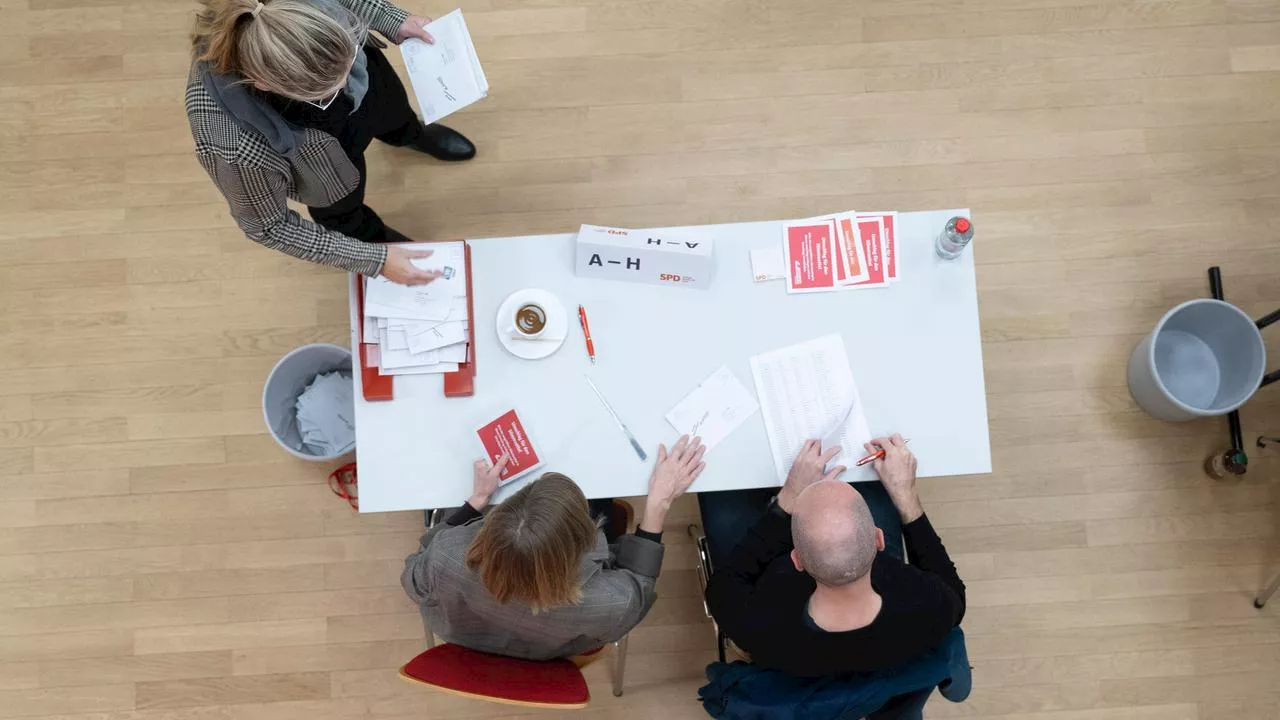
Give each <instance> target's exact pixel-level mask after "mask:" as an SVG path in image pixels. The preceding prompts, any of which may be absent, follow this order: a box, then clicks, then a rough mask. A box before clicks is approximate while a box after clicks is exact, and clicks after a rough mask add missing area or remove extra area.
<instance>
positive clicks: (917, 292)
mask: <svg viewBox="0 0 1280 720" xmlns="http://www.w3.org/2000/svg"><path fill="white" fill-rule="evenodd" d="M954 215H965V216H967V215H968V211H967V210H938V211H934V212H916V213H903V214H901V215H899V216H898V222H899V225H898V247H899V255H900V265H901V278H902V279H901V280H900V281H899V282H897V283H896V284H894V285H893V286H891V287H889V288H884V289H867V290H855V291H846V292H832V293H813V294H806V295H788V294H787V292H786V289H785V287H784V284H783V281H780V280H779V281H772V282H764V283H756V282H753V281H752V277H751V266H750V259H749V257H748V251H749V250H750V249H752V248H762V247H767V246H774V245H777V244H779V243H780V242H781V240H780V237H781V229H780V228H781V222H759V223H743V224H736V225H714V226H706V227H704V228H702V229H703V230H705V231H709V232H711V233H713V236H714V237H715V242H716V249H715V252H716V271H715V276H714V279H713V281H712V286H711V288H710V289H709V290H691V289H686V288H679V287H659V286H650V285H644V284H639V283H628V282H614V281H604V280H589V279H583V278H578V277H576V276H575V275H574V273H573V244H574V243H573V241H574V235H573V234H564V235H536V236H526V237H511V238H487V239H483V240H472V241H470V243H471V252H472V272H473V284H474V287H473V293H474V296H475V297H474V301H475V313H476V318H475V329H476V337H475V343H476V362H477V374H476V379H475V390H476V392H475V395H474V396H473V397H469V398H446V397H444V394H443V392H442V388H441V384H442V381H441V378H440V377H439V376H432V375H418V376H399V377H397V378H396V379H395V399H394V400H390V401H383V402H365V401H364V399H363V395H362V393H361V392H360V388H359V383H360V377H359V373H356V384H357V387H356V442H357V458H358V462H359V466H360V510H361V511H362V512H378V511H387V510H409V509H424V508H437V507H451V506H456V505H459V504H461V503H462V502H463V501H464V500H465V499H466V498H467V496H468V495H469V494H470V491H471V464H472V462H473V461H474V460H475V459H476V458H477V457H480V456H482V454H483V453H482V452H481V450H480V446H479V441H478V440H477V438H476V435H475V429H476V428H477V427H479V426H480V425H481V424H483V423H485V422H487V421H489V420H491V419H493V418H494V417H496V416H497V415H498V413H500V412H501V411H503V410H506V409H509V408H511V407H515V408H517V409H518V410H519V412H520V415H521V417H522V418H523V419H524V422H525V426H526V428H528V430H529V432H530V434H531V435H532V436H533V439H534V441H535V444H536V446H537V447H538V448H539V449H540V450H541V452H542V453H543V454H544V456H545V457H546V458H547V465H546V467H545V468H544V469H554V470H557V471H559V472H563V473H565V474H567V475H568V476H569V477H572V478H573V479H574V480H576V481H577V482H578V484H579V485H580V486H581V487H582V489H583V491H584V492H585V493H586V495H587V497H593V498H595V497H625V496H634V495H643V494H645V492H646V490H647V483H648V477H649V471H650V468H651V466H652V462H653V458H654V456H655V455H656V449H657V447H658V443H659V442H665V443H668V446H669V445H670V443H671V442H672V441H673V440H675V439H676V434H675V431H674V430H673V429H672V428H671V426H670V425H668V424H667V422H666V420H665V419H664V416H665V414H666V413H667V411H668V410H670V409H671V407H672V406H673V405H675V404H676V402H678V401H679V400H680V399H681V398H683V397H684V396H685V395H686V394H688V393H689V391H690V390H692V389H693V388H694V387H695V386H696V385H697V384H698V383H699V382H701V381H702V380H703V379H704V378H706V377H707V376H708V375H709V374H711V372H712V371H714V370H715V369H716V368H718V367H719V366H720V365H722V364H727V365H728V366H729V368H730V369H732V370H733V372H734V373H735V374H736V375H737V376H738V379H739V380H740V381H741V382H742V383H743V385H745V386H746V387H747V388H748V389H750V390H751V392H752V393H753V394H754V393H755V386H754V383H753V382H752V379H751V370H750V366H749V364H748V359H749V358H750V357H751V356H752V355H754V354H757V353H760V352H763V351H766V350H771V349H774V348H778V347H782V346H784V345H790V344H793V343H797V342H801V341H804V340H809V339H812V338H815V337H818V336H820V335H824V334H827V333H830V332H835V331H838V332H840V333H841V334H842V335H843V336H844V341H845V346H846V348H847V350H848V354H849V362H850V364H851V365H852V369H853V375H854V379H855V380H856V381H857V384H858V390H859V393H860V394H861V398H862V401H863V404H864V406H865V408H866V417H867V421H868V423H869V425H870V427H871V431H872V433H873V434H882V433H892V432H901V433H902V434H903V435H904V436H906V437H908V438H910V439H911V450H912V451H913V452H914V453H915V454H916V455H917V457H918V458H919V462H920V469H919V471H920V474H921V476H933V475H964V474H972V473H985V472H990V471H991V448H990V442H989V438H988V433H987V403H986V395H985V391H984V387H983V377H982V346H981V335H980V332H979V328H978V299H977V287H976V282H975V277H974V268H973V252H972V248H971V249H970V250H969V251H967V252H965V253H964V254H963V255H962V256H961V258H960V259H957V260H953V261H944V260H941V259H939V258H938V257H937V255H936V254H935V253H934V249H933V242H934V237H935V236H936V235H937V233H938V232H939V231H940V230H941V228H942V226H943V224H944V223H945V222H946V220H947V219H948V218H950V217H952V216H954ZM975 244H976V245H978V246H979V247H980V246H981V241H980V240H979V241H978V242H977V243H975ZM531 286H534V287H541V288H545V289H548V290H551V291H552V292H554V293H555V294H556V295H557V296H558V297H559V298H560V300H561V301H562V302H563V303H564V305H565V307H566V309H568V310H569V311H570V312H573V311H574V310H575V309H576V307H577V305H578V304H579V303H582V304H583V305H585V306H586V308H587V314H588V316H589V318H590V321H591V331H592V336H593V337H594V339H595V345H596V351H597V357H598V363H599V364H598V365H596V366H595V367H592V366H591V365H590V364H589V362H588V360H587V355H586V351H585V349H584V346H583V340H582V335H581V332H580V331H579V330H578V328H577V321H576V318H572V321H573V322H572V324H571V331H570V334H569V337H568V339H566V341H565V344H564V346H563V347H562V348H561V349H560V350H559V351H558V352H556V353H555V354H554V355H552V356H551V357H549V358H546V359H544V360H538V361H525V360H519V359H517V358H515V357H513V356H511V355H510V354H508V353H507V352H506V351H505V350H504V349H503V348H502V347H501V345H500V344H499V342H498V338H497V334H496V329H495V313H496V312H497V308H498V305H499V304H500V303H501V302H502V300H503V299H504V298H506V297H507V295H509V294H510V293H512V292H514V291H516V290H519V289H521V288H526V287H531ZM354 293H355V282H354V278H353V279H352V283H351V300H352V303H351V320H352V323H351V328H352V330H351V342H352V347H353V348H355V347H356V343H357V342H358V340H359V323H358V318H357V317H356V309H355V302H354V300H355V295H354ZM357 356H358V355H357ZM588 372H589V373H591V376H592V378H593V379H594V380H595V382H596V384H597V385H599V386H600V389H601V390H602V391H603V392H604V394H605V395H606V397H608V398H609V400H610V402H611V403H612V404H613V406H614V408H616V409H617V411H618V413H619V414H620V415H621V416H622V418H623V420H624V421H626V423H627V424H628V425H629V426H630V428H631V430H632V431H633V432H634V433H635V435H636V437H637V438H638V439H639V440H640V442H641V444H642V445H643V446H644V447H645V449H646V451H647V452H649V457H650V459H649V461H648V462H641V461H640V460H639V458H638V457H637V456H636V453H635V452H634V451H633V450H632V449H631V447H630V445H628V443H627V440H626V438H625V437H624V436H623V434H622V432H621V431H620V430H619V429H618V427H617V426H616V425H615V424H614V422H613V421H612V420H611V419H610V417H609V415H608V414H607V412H606V411H605V409H604V407H603V406H602V405H601V404H600V402H599V401H598V400H597V399H596V397H595V396H594V395H593V394H592V393H591V389H590V388H589V387H588V385H587V383H586V380H585V379H584V377H583V375H584V374H585V373H588ZM706 461H707V469H706V471H705V472H704V473H703V475H702V477H700V478H699V479H698V482H697V483H696V484H695V485H694V486H693V488H692V491H694V492H698V491H709V490H727V489H732V488H753V487H763V486H770V485H777V484H778V479H777V478H776V477H775V474H774V471H773V463H772V461H771V455H770V451H769V443H768V440H767V438H766V436H765V430H764V423H763V421H762V420H761V418H760V414H759V413H757V414H756V415H755V416H753V417H752V418H751V419H749V420H748V421H747V422H746V423H745V424H743V425H742V426H741V427H739V428H738V429H737V430H736V431H735V432H734V433H733V434H732V435H731V436H729V437H728V438H727V439H726V440H724V441H723V442H722V443H721V444H720V445H718V446H717V447H716V448H715V449H714V450H713V451H712V452H710V453H708V455H707V458H706ZM535 475H536V473H535ZM846 477H847V478H848V479H850V480H857V479H870V478H872V477H873V475H872V474H871V471H870V469H869V468H863V469H862V470H861V471H858V472H857V473H850V474H849V475H847V476H846ZM523 482H524V481H523V480H522V481H518V482H515V483H512V484H511V485H512V486H516V487H519V486H521V485H522V484H523ZM513 489H514V488H507V489H504V491H503V492H501V493H500V494H499V497H498V499H499V500H500V499H501V497H502V496H503V495H504V494H508V493H510V492H512V491H513Z"/></svg>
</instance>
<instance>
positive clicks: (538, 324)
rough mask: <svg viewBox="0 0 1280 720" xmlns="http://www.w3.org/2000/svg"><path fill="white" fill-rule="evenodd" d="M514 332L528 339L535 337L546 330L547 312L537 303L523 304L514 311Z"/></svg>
mask: <svg viewBox="0 0 1280 720" xmlns="http://www.w3.org/2000/svg"><path fill="white" fill-rule="evenodd" d="M515 325H516V331H517V332H519V333H520V334H521V335H526V336H528V337H537V336H538V335H541V334H542V331H543V330H545V329H547V311H546V310H543V309H542V306H541V305H538V304H537V303H525V304H524V305H521V306H520V307H519V308H518V309H517V310H516V322H515Z"/></svg>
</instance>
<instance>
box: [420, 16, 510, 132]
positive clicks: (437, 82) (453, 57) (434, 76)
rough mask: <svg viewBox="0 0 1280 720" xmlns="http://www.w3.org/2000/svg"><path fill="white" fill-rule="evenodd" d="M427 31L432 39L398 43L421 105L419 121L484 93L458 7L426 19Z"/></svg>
mask: <svg viewBox="0 0 1280 720" xmlns="http://www.w3.org/2000/svg"><path fill="white" fill-rule="evenodd" d="M427 32H429V33H431V37H432V38H434V39H435V42H434V43H432V44H427V43H426V42H424V41H422V40H418V39H417V38H410V39H408V40H405V41H404V42H403V43H401V44H400V54H401V55H403V56H404V66H405V69H406V70H408V71H409V82H410V83H412V85H413V94H414V95H415V96H417V98H418V106H419V107H420V108H421V109H422V122H424V123H427V124H430V123H433V122H436V121H438V120H440V119H441V118H443V117H445V116H447V115H450V114H452V113H455V112H457V111H458V110H461V109H462V108H464V107H466V106H468V105H470V104H472V103H474V102H476V101H478V100H480V99H481V98H483V97H486V96H488V94H489V81H488V80H486V79H485V76H484V70H482V69H480V57H479V56H478V55H476V46H475V45H474V44H472V42H471V33H470V32H469V31H468V30H467V23H466V21H464V20H463V19H462V10H454V11H453V12H451V13H449V14H448V15H445V16H443V17H441V18H438V19H436V20H434V21H432V22H430V23H428V24H427Z"/></svg>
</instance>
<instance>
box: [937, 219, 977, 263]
mask: <svg viewBox="0 0 1280 720" xmlns="http://www.w3.org/2000/svg"><path fill="white" fill-rule="evenodd" d="M972 239H973V223H971V222H969V218H964V217H953V218H951V219H950V220H948V221H947V225H946V227H944V228H942V232H941V233H939V234H938V240H937V241H936V242H935V243H934V247H935V248H936V249H937V250H938V257H940V258H942V259H944V260H955V259H956V258H958V257H960V253H962V252H964V249H965V247H966V246H967V245H968V244H969V241H970V240H972Z"/></svg>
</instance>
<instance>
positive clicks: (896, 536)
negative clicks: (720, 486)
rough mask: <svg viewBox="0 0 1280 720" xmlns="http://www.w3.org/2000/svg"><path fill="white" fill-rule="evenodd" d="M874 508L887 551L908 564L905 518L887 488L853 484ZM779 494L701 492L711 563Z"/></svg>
mask: <svg viewBox="0 0 1280 720" xmlns="http://www.w3.org/2000/svg"><path fill="white" fill-rule="evenodd" d="M850 485H852V486H853V487H854V489H855V490H857V491H858V492H859V493H860V494H861V495H862V499H863V500H865V501H866V503H867V507H868V508H870V509H871V517H872V518H873V519H874V520H875V521H876V527H878V528H880V529H881V530H883V531H884V545H885V548H884V549H885V552H887V553H889V554H890V555H893V556H894V557H896V558H898V559H899V560H903V561H905V558H906V555H905V553H904V552H903V550H902V518H901V517H899V516H898V509H897V508H895V507H894V506H893V501H892V500H890V499H889V493H887V492H885V489H884V485H881V484H880V483H879V482H859V483H850ZM777 494H778V488H776V487H768V488H755V489H752V490H722V491H720V492H704V493H698V509H699V510H701V511H702V532H703V534H705V535H706V536H707V550H708V551H709V552H710V553H711V563H712V564H713V565H718V564H720V563H722V562H724V559H725V558H727V557H728V556H729V553H731V552H733V548H734V547H736V546H737V544H738V543H739V542H741V541H742V538H744V537H746V534H747V528H749V527H751V526H752V525H753V524H755V522H756V521H757V520H759V519H760V518H761V517H763V516H764V514H765V513H766V512H768V510H769V499H770V498H772V497H773V496H774V495H777Z"/></svg>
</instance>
